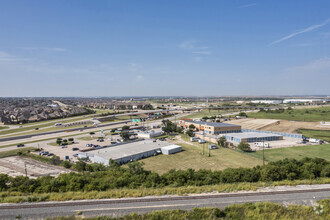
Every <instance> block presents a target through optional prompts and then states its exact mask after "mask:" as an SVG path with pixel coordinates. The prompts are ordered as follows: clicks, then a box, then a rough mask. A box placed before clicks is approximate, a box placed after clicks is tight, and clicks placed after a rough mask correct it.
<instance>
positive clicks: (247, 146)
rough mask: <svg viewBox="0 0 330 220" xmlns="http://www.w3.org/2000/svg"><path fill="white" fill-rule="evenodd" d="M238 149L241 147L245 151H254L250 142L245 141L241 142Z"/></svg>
mask: <svg viewBox="0 0 330 220" xmlns="http://www.w3.org/2000/svg"><path fill="white" fill-rule="evenodd" d="M238 149H240V150H241V151H244V152H251V151H252V150H251V147H250V145H249V144H248V143H244V142H241V143H239V145H238Z"/></svg>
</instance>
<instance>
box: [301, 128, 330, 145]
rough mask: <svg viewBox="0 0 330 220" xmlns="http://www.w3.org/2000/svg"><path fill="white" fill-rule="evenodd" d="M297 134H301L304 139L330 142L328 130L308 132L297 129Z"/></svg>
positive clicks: (307, 130)
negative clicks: (309, 138)
mask: <svg viewBox="0 0 330 220" xmlns="http://www.w3.org/2000/svg"><path fill="white" fill-rule="evenodd" d="M297 131H298V132H299V133H301V134H303V135H304V136H305V137H311V138H317V139H323V140H325V141H328V142H330V130H329V131H325V130H309V129H298V130H297Z"/></svg>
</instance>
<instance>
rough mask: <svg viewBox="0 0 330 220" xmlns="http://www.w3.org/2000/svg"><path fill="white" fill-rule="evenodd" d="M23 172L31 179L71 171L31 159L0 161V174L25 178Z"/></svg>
mask: <svg viewBox="0 0 330 220" xmlns="http://www.w3.org/2000/svg"><path fill="white" fill-rule="evenodd" d="M25 167H26V170H25ZM25 171H27V175H28V176H29V177H32V178H37V177H40V176H47V175H50V176H58V175H59V174H61V173H68V172H71V170H68V169H65V168H63V167H59V166H53V165H50V164H46V163H42V162H40V161H36V160H33V159H31V158H25V157H19V156H13V157H6V158H1V159H0V173H4V174H8V175H9V176H13V177H15V176H23V175H24V176H25Z"/></svg>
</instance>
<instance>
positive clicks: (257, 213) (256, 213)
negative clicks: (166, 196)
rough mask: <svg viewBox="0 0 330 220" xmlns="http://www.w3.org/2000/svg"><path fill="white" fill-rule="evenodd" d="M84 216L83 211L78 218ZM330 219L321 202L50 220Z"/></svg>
mask: <svg viewBox="0 0 330 220" xmlns="http://www.w3.org/2000/svg"><path fill="white" fill-rule="evenodd" d="M78 214H79V215H81V214H83V211H81V212H79V213H77V215H78ZM329 218H330V200H329V199H324V200H320V201H318V204H317V205H315V206H313V207H309V206H303V205H289V206H282V205H280V204H277V203H270V202H258V203H244V204H234V205H230V206H227V207H226V208H224V209H219V208H211V207H210V208H194V209H193V210H190V211H186V210H157V211H154V212H149V213H145V214H137V213H132V214H130V215H124V216H121V217H109V216H102V217H92V218H82V217H75V216H68V217H55V218H50V219H49V220H76V219H86V220H116V219H125V220H141V219H144V220H149V219H150V220H151V219H152V220H154V219H158V220H162V219H177V220H186V219H209V220H211V219H212V220H214V219H260V220H261V219H262V220H264V219H315V220H317V219H329Z"/></svg>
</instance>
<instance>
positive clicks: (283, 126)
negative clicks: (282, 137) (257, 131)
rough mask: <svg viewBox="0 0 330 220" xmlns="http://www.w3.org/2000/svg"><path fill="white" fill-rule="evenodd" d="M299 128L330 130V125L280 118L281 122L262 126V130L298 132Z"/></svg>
mask: <svg viewBox="0 0 330 220" xmlns="http://www.w3.org/2000/svg"><path fill="white" fill-rule="evenodd" d="M299 129H312V130H329V131H330V126H321V125H320V122H305V121H288V120H280V123H275V124H271V125H267V126H265V127H263V128H261V130H265V131H278V132H287V133H298V130H299Z"/></svg>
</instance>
